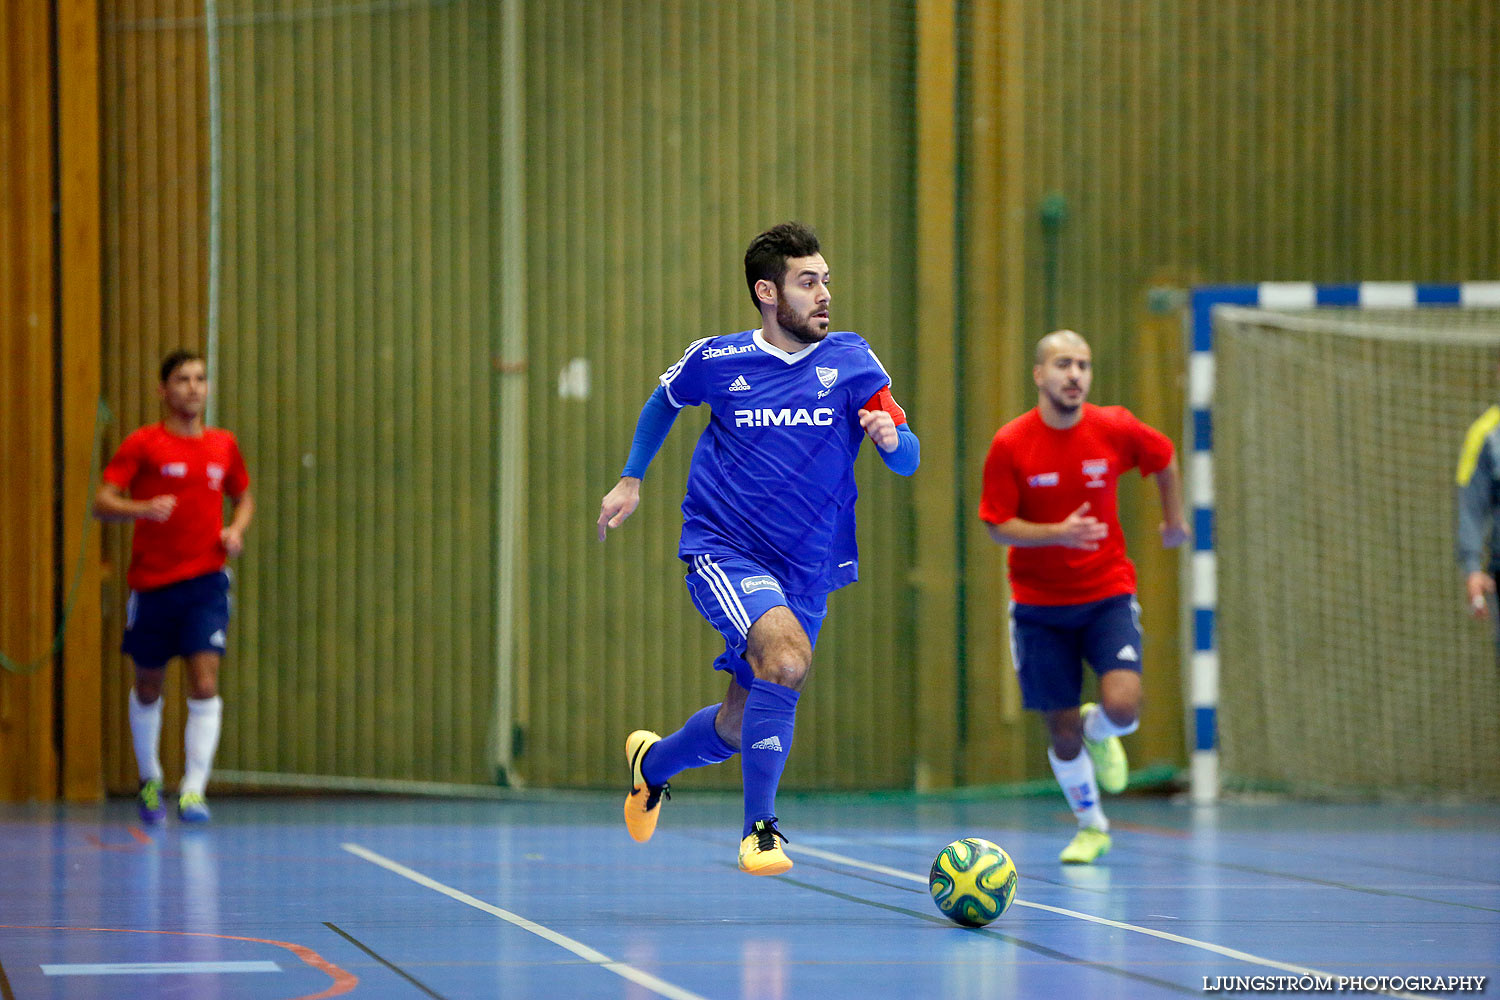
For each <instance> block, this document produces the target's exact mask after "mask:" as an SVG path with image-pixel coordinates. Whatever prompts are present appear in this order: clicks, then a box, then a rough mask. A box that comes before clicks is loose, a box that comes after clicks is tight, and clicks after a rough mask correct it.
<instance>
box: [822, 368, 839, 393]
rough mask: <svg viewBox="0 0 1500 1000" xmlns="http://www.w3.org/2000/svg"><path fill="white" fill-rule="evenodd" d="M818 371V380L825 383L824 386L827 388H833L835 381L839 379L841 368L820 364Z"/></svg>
mask: <svg viewBox="0 0 1500 1000" xmlns="http://www.w3.org/2000/svg"><path fill="white" fill-rule="evenodd" d="M817 372H818V381H819V382H822V383H823V388H825V389H830V388H832V387H833V383H835V382H837V381H838V379H839V370H838V369H837V368H824V367H822V366H821V365H820V366H819V367H818V369H817Z"/></svg>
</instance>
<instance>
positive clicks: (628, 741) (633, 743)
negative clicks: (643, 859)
mask: <svg viewBox="0 0 1500 1000" xmlns="http://www.w3.org/2000/svg"><path fill="white" fill-rule="evenodd" d="M660 742H661V737H660V736H658V735H656V734H655V733H653V732H651V731H650V730H649V729H637V730H636V731H635V732H633V733H631V734H630V735H629V736H627V737H625V763H626V764H628V765H629V767H630V794H629V795H627V796H625V829H626V830H629V831H630V836H631V839H633V840H635V841H636V842H637V843H640V844H644V843H645V842H646V841H648V840H650V839H651V835H652V834H653V833H655V832H656V821H657V820H658V819H660V818H661V800H662V799H663V798H668V799H670V798H671V797H672V793H671V792H670V791H669V790H668V789H669V788H670V786H669V785H667V784H666V783H665V782H663V783H662V784H660V785H648V784H646V777H645V775H643V774H641V761H643V760H645V758H646V751H647V750H650V749H651V747H652V746H653V745H655V744H657V743H660Z"/></svg>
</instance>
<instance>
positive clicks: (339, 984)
mask: <svg viewBox="0 0 1500 1000" xmlns="http://www.w3.org/2000/svg"><path fill="white" fill-rule="evenodd" d="M0 929H4V930H11V931H86V932H98V933H102V934H171V935H175V936H177V937H206V938H220V939H221V940H224V941H250V942H253V943H254V944H273V945H275V946H276V947H278V948H285V949H286V950H287V951H289V952H291V953H292V954H293V955H296V956H297V957H298V958H300V959H302V961H303V962H305V963H306V964H308V965H310V966H312V967H313V968H314V969H317V970H318V971H319V972H321V973H323V974H324V975H325V976H327V977H328V978H330V979H332V980H333V985H332V986H330V987H328V989H326V990H324V991H323V992H322V993H310V994H308V995H307V996H301V997H293V998H290V1000H324V998H325V997H336V996H339V995H341V994H344V993H348V992H349V991H350V990H352V989H354V987H356V986H358V985H359V977H358V976H356V975H355V974H354V973H352V972H347V971H345V970H344V969H341V968H339V967H338V966H337V965H334V964H333V963H332V962H330V961H328V960H327V959H326V958H324V957H323V956H322V955H319V954H318V953H317V952H315V951H313V950H312V949H311V948H306V947H303V946H302V945H300V944H292V943H291V942H290V941H272V940H271V939H270V938H254V937H241V936H239V935H237V934H209V933H207V932H204V931H140V930H134V929H133V928H129V927H39V926H30V925H24V924H0Z"/></svg>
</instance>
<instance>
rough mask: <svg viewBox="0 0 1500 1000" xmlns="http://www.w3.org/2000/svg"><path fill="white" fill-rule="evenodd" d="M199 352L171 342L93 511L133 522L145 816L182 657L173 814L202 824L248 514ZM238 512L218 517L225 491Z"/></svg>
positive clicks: (133, 613) (136, 693) (130, 610)
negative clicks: (183, 763)
mask: <svg viewBox="0 0 1500 1000" xmlns="http://www.w3.org/2000/svg"><path fill="white" fill-rule="evenodd" d="M208 390H209V386H208V374H207V370H206V368H205V365H204V363H203V358H202V357H200V356H199V355H197V354H194V353H192V352H190V351H175V352H173V353H172V354H169V355H168V356H167V357H166V359H165V360H164V361H163V362H162V365H161V384H160V385H159V386H158V387H157V393H158V394H159V395H160V396H161V399H162V403H163V404H164V406H165V409H166V414H165V417H164V418H163V419H162V421H161V422H160V423H157V424H150V425H148V426H146V427H142V428H140V429H139V430H137V431H135V432H134V433H132V434H130V435H129V436H127V437H126V438H125V440H124V441H123V442H121V444H120V448H119V450H118V451H116V452H115V456H114V458H112V459H110V461H109V465H107V466H105V469H104V477H103V478H104V482H103V484H102V485H101V486H100V487H99V493H98V495H97V496H96V497H95V499H94V516H95V517H98V518H99V519H101V520H105V521H134V522H135V531H134V536H133V537H132V538H131V544H130V570H129V572H128V574H127V576H126V582H127V583H128V584H129V585H130V602H129V605H128V607H127V610H126V620H125V641H124V643H123V644H122V646H121V648H122V649H123V650H124V651H125V652H126V653H127V654H129V656H130V658H131V660H132V661H133V662H134V664H135V687H134V688H132V689H131V692H130V733H131V739H132V741H133V743H134V745H135V758H136V764H137V766H138V767H139V770H140V777H141V789H140V793H139V796H138V805H139V808H140V814H141V819H142V821H144V822H146V823H150V824H155V823H160V822H161V821H162V820H163V819H164V818H165V817H166V807H165V806H164V805H163V804H162V767H161V759H160V754H159V751H158V745H159V742H160V737H161V711H162V709H161V686H162V679H163V677H164V676H165V674H166V668H167V663H168V661H170V660H171V659H172V657H174V656H181V657H183V658H184V660H185V661H186V663H187V680H188V702H187V710H188V717H187V726H186V731H185V739H184V744H185V745H184V749H185V751H186V756H187V767H186V769H185V771H184V773H183V776H182V786H181V788H180V789H179V792H178V799H177V814H178V816H179V817H180V818H181V819H182V820H183V821H184V822H189V823H202V822H207V821H208V819H209V810H208V803H207V801H206V800H205V799H204V795H203V793H204V789H205V788H206V787H207V785H208V774H209V771H210V769H211V768H212V767H213V759H214V751H215V749H216V748H217V747H218V745H219V727H220V719H221V718H222V715H223V708H224V706H223V701H222V700H221V699H220V698H219V661H220V659H221V658H222V657H223V655H224V633H225V630H226V629H227V628H228V627H229V574H228V573H227V572H226V571H225V569H224V562H225V560H226V559H227V558H229V557H232V556H237V555H239V554H240V550H241V549H242V548H244V544H245V541H244V539H245V529H246V528H248V527H249V526H250V519H251V517H253V516H254V514H255V501H254V499H253V498H252V497H251V495H250V476H249V474H248V473H247V472H246V471H245V461H244V459H243V458H241V457H240V448H239V445H238V444H237V443H236V442H235V439H234V435H233V434H231V433H229V432H228V431H225V430H220V429H218V428H215V427H205V426H204V425H203V409H204V405H205V404H206V403H207V401H208ZM226 496H227V497H228V498H229V503H230V506H231V507H232V508H233V510H234V516H233V518H232V519H231V520H230V522H229V524H228V525H225V524H224V498H225V497H226Z"/></svg>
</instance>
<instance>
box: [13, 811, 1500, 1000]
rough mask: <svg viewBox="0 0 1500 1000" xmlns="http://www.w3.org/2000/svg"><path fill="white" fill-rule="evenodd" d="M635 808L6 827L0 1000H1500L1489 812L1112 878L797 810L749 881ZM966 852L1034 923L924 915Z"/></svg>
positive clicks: (672, 826)
mask: <svg viewBox="0 0 1500 1000" xmlns="http://www.w3.org/2000/svg"><path fill="white" fill-rule="evenodd" d="M620 798H621V796H619V795H614V794H611V795H607V796H606V795H597V796H596V795H577V796H548V797H545V798H538V799H536V800H534V801H523V800H510V801H475V800H446V799H442V800H439V799H410V798H374V797H371V798H365V797H313V796H303V797H289V798H258V797H230V796H225V795H220V796H218V797H216V798H215V799H214V808H215V822H214V823H213V825H212V826H210V827H207V828H203V829H184V828H182V827H180V826H178V825H176V824H175V821H170V822H169V823H168V824H167V825H166V826H165V827H163V828H160V829H155V830H151V831H146V830H144V829H143V828H142V827H141V826H140V825H139V824H138V822H137V821H136V818H135V814H134V809H133V807H132V804H131V803H129V802H123V801H114V802H109V803H107V804H105V805H103V806H98V807H78V806H60V807H53V806H0V871H3V873H4V877H3V879H0V995H3V998H4V1000H9V998H12V997H17V998H32V997H69V998H73V997H77V998H85V997H87V998H94V997H110V998H118V997H184V998H193V1000H200V998H257V1000H258V998H288V1000H290V998H313V997H332V996H356V997H392V998H408V997H409V998H414V1000H420V998H424V997H426V998H431V997H444V998H450V1000H457V998H461V997H520V998H530V997H556V998H589V997H619V998H650V997H672V998H694V997H705V998H747V1000H804V998H810V1000H845V998H856V1000H874V998H885V997H893V998H920V997H942V998H945V1000H961V998H966V997H1006V998H1009V997H1037V998H1050V997H1123V998H1138V997H1139V998H1146V997H1173V996H1202V995H1205V992H1206V984H1205V977H1207V988H1208V990H1209V991H1215V992H1225V991H1216V990H1214V989H1213V988H1214V987H1215V986H1217V985H1220V984H1225V985H1229V986H1235V985H1238V986H1240V987H1241V989H1239V991H1238V992H1240V993H1242V994H1243V993H1246V992H1248V990H1247V989H1244V988H1243V987H1246V986H1248V985H1250V984H1251V983H1252V982H1257V981H1252V980H1249V979H1241V980H1236V979H1235V978H1234V977H1288V978H1289V979H1292V980H1296V981H1298V982H1300V984H1301V985H1302V987H1303V988H1304V989H1306V988H1307V987H1309V986H1311V985H1314V983H1315V979H1309V978H1303V977H1319V976H1329V977H1340V976H1358V977H1362V978H1363V977H1418V979H1419V978H1420V977H1422V976H1427V977H1438V976H1485V977H1488V979H1487V980H1486V983H1485V986H1486V991H1487V992H1489V993H1491V994H1492V995H1493V994H1494V993H1495V991H1496V990H1500V985H1497V984H1496V983H1495V981H1494V977H1495V976H1496V975H1497V974H1500V866H1497V865H1496V862H1495V859H1496V858H1497V857H1500V806H1495V805H1451V806H1410V805H1401V806H1390V805H1385V806H1377V805H1321V804H1287V803H1280V802H1255V803H1252V802H1244V803H1231V804H1225V805H1220V806H1217V807H1214V808H1209V809H1194V808H1193V807H1191V806H1189V805H1186V804H1183V803H1181V802H1174V801H1170V800H1168V799H1166V798H1158V797H1139V796H1125V797H1123V798H1120V799H1115V800H1112V801H1111V802H1110V804H1109V807H1110V816H1111V818H1112V819H1113V821H1114V823H1115V846H1114V851H1113V853H1112V854H1111V855H1109V857H1108V858H1107V863H1106V864H1101V865H1099V866H1096V867H1086V868H1064V867H1063V866H1061V865H1059V864H1058V863H1057V860H1056V857H1057V851H1058V849H1059V848H1060V847H1061V845H1062V844H1063V843H1064V842H1065V841H1066V840H1067V838H1068V837H1069V835H1070V832H1071V820H1070V818H1069V817H1068V816H1067V815H1066V813H1065V812H1064V809H1063V806H1062V803H1061V800H1060V799H1058V800H1055V801H1054V799H1053V798H1051V797H1047V798H1034V799H997V800H993V801H962V800H959V799H957V798H918V797H916V796H888V797H838V798H834V797H812V796H791V795H783V797H782V800H781V802H780V806H781V813H782V816H783V825H784V826H785V828H786V832H787V833H788V835H789V836H790V837H791V838H792V840H791V844H790V846H789V849H788V853H790V854H791V855H792V857H793V858H794V859H795V862H796V867H795V868H793V869H792V871H791V872H790V873H788V874H787V875H785V876H783V877H780V878H751V877H749V876H746V875H743V874H741V873H740V872H739V871H738V870H736V868H735V851H736V846H737V842H738V839H739V836H738V835H739V819H738V813H739V806H738V800H737V799H736V798H732V797H728V796H724V795H719V794H711V793H704V792H696V793H695V792H690V791H683V792H680V793H679V794H678V795H677V798H676V799H675V800H674V801H672V802H670V803H667V804H666V807H665V813H664V816H663V820H662V826H661V828H660V829H659V831H658V832H657V835H656V837H655V839H654V840H652V841H651V842H650V843H649V844H646V845H637V844H635V843H633V842H632V841H631V840H630V839H629V838H628V837H627V836H626V834H625V831H624V828H623V825H622V823H621V821H620ZM960 836H983V837H986V838H989V839H991V840H994V841H996V842H998V843H999V844H1001V845H1002V846H1004V847H1005V848H1006V849H1007V850H1008V851H1009V852H1010V853H1011V854H1012V856H1013V857H1014V859H1015V861H1016V865H1017V867H1018V868H1019V870H1020V875H1021V881H1020V891H1019V895H1018V901H1017V903H1016V904H1015V905H1014V906H1013V907H1012V908H1011V909H1010V911H1009V912H1008V913H1006V914H1005V915H1004V916H1002V917H1001V918H1000V919H999V920H998V921H996V922H995V923H993V924H991V925H990V926H989V927H988V928H985V929H982V930H965V929H963V928H960V927H957V926H955V925H953V924H951V923H949V922H948V921H947V920H945V919H944V918H942V917H941V916H940V915H939V914H938V913H937V911H936V910H935V909H934V908H933V906H932V903H931V901H930V899H929V898H928V895H927V888H926V872H927V867H928V865H929V863H930V861H931V858H932V856H933V855H934V854H935V853H936V852H937V850H938V849H939V848H941V847H942V846H943V845H944V844H945V843H947V842H949V841H950V840H953V839H956V838H958V837H960ZM1219 977H1224V979H1222V980H1221V979H1220V978H1219ZM1335 981H1336V980H1335ZM1258 982H1259V983H1260V984H1261V985H1267V984H1268V983H1269V982H1270V981H1269V980H1268V979H1267V978H1262V979H1260V980H1258ZM1387 982H1388V985H1389V981H1387ZM1367 985H1368V983H1367ZM1384 992H1385V993H1386V994H1387V995H1403V994H1406V995H1420V994H1421V993H1422V991H1421V990H1419V989H1417V990H1413V989H1403V988H1401V985H1400V984H1399V983H1396V984H1394V985H1391V986H1390V988H1388V989H1386V990H1385V991H1384ZM1365 995H1380V993H1378V992H1377V993H1367V994H1365ZM1446 995H1459V994H1457V993H1449V994H1446Z"/></svg>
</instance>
